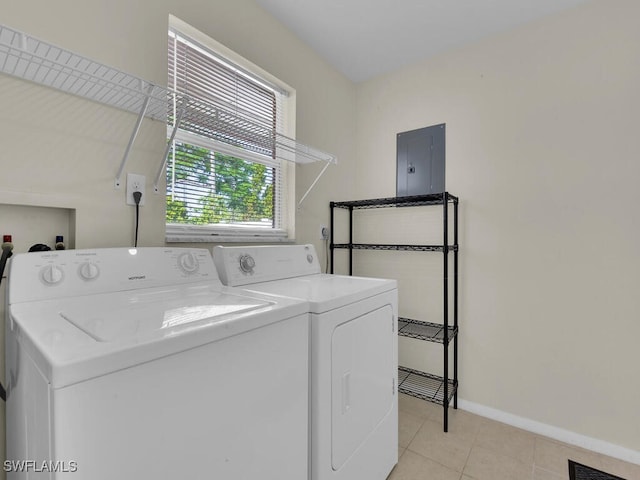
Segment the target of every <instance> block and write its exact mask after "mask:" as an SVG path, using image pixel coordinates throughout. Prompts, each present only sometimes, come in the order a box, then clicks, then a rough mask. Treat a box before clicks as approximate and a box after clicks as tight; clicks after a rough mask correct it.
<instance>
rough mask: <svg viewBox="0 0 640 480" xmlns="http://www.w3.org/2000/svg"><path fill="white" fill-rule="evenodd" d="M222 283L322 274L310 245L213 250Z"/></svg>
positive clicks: (221, 248) (219, 247)
mask: <svg viewBox="0 0 640 480" xmlns="http://www.w3.org/2000/svg"><path fill="white" fill-rule="evenodd" d="M213 260H214V262H215V265H216V268H217V269H218V275H219V276H220V280H221V281H222V283H223V284H225V285H228V286H233V287H237V286H240V285H250V284H253V283H260V282H269V281H272V280H281V279H283V278H293V277H300V276H303V275H313V274H316V273H321V270H320V262H319V261H318V255H317V253H316V249H315V248H314V246H313V245H311V244H308V245H260V246H246V247H222V246H217V247H214V249H213Z"/></svg>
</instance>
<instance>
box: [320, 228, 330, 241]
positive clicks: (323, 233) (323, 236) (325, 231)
mask: <svg viewBox="0 0 640 480" xmlns="http://www.w3.org/2000/svg"><path fill="white" fill-rule="evenodd" d="M320 240H329V227H327V226H326V225H320Z"/></svg>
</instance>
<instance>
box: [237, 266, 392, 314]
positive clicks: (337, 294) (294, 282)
mask: <svg viewBox="0 0 640 480" xmlns="http://www.w3.org/2000/svg"><path fill="white" fill-rule="evenodd" d="M243 288H244V289H245V290H247V291H252V292H260V293H269V294H274V295H284V296H287V297H292V298H299V299H303V300H307V301H308V302H309V311H310V312H312V313H324V312H327V311H329V310H333V309H336V308H340V307H343V306H345V305H348V304H351V303H355V302H358V301H360V300H364V299H365V298H369V297H373V296H374V295H379V294H381V293H383V292H387V291H389V290H393V289H396V288H397V282H396V280H386V279H381V278H368V277H351V276H346V275H331V274H326V273H319V274H316V275H306V276H303V277H295V278H288V279H284V280H276V281H272V282H262V283H256V284H253V285H245V286H244V287H243Z"/></svg>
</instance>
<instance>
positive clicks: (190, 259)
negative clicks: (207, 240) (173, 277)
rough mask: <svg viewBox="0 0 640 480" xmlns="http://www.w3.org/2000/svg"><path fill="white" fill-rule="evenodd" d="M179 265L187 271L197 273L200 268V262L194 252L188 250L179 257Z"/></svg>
mask: <svg viewBox="0 0 640 480" xmlns="http://www.w3.org/2000/svg"><path fill="white" fill-rule="evenodd" d="M178 266H179V267H180V269H181V270H182V271H183V272H185V273H195V272H197V271H198V269H199V268H200V263H198V259H197V258H196V256H195V255H194V254H193V252H187V253H183V254H182V255H180V257H179V258H178Z"/></svg>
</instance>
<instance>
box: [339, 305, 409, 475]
mask: <svg viewBox="0 0 640 480" xmlns="http://www.w3.org/2000/svg"><path fill="white" fill-rule="evenodd" d="M393 321H394V319H393V310H392V308H391V306H390V305H385V306H383V307H380V308H378V309H376V310H373V311H371V312H369V313H366V314H364V315H362V316H360V317H357V318H355V319H353V320H351V321H348V322H346V323H343V324H341V325H339V326H337V327H336V328H335V330H334V331H333V335H332V340H331V383H332V385H331V387H332V388H331V397H332V405H331V417H332V418H331V421H332V428H331V436H332V442H331V463H332V467H333V469H334V470H339V469H340V468H341V467H342V465H343V464H344V463H345V461H347V460H348V458H349V457H350V456H351V455H352V454H353V453H354V452H355V451H356V450H357V449H358V447H359V446H360V445H361V444H362V443H363V442H365V441H366V439H367V437H368V436H369V435H370V434H371V432H373V431H374V430H375V429H376V426H377V425H378V424H379V423H380V422H381V421H382V419H383V418H384V417H385V416H387V415H388V414H390V413H391V411H392V407H393V400H394V382H393V378H394V376H393V372H394V356H393V351H394V350H393V344H394V342H395V341H397V337H396V332H395V331H394V329H393Z"/></svg>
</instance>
